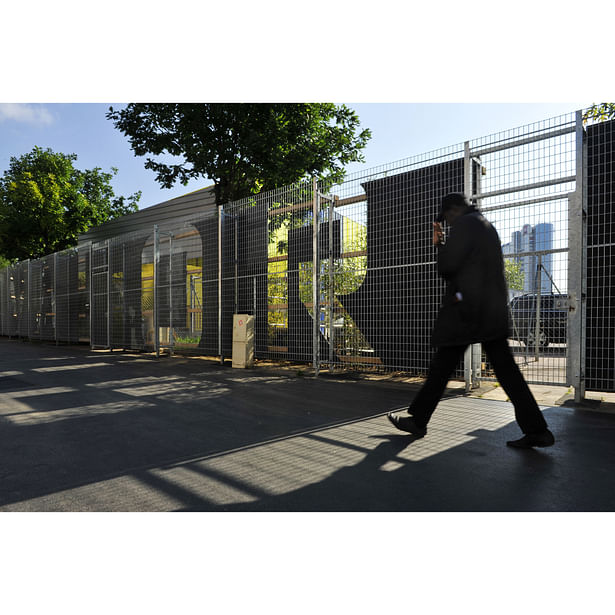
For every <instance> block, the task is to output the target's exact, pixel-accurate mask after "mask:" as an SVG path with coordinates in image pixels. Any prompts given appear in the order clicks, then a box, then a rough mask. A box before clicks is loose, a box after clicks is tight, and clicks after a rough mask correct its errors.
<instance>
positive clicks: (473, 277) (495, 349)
mask: <svg viewBox="0 0 615 615" xmlns="http://www.w3.org/2000/svg"><path fill="white" fill-rule="evenodd" d="M443 220H446V222H447V223H448V224H449V225H450V227H451V231H450V235H449V238H448V240H447V241H446V243H445V242H444V234H443V232H442V227H441V225H440V223H441V222H442V221H443ZM433 227H434V231H433V244H434V245H435V246H437V248H438V273H439V274H440V275H441V276H442V277H443V278H444V279H445V280H446V282H447V288H446V293H445V295H444V299H443V301H442V306H441V308H440V311H439V313H438V317H437V319H436V323H435V325H434V329H433V333H432V345H433V346H435V347H436V352H435V355H434V357H433V359H432V362H431V365H430V368H429V374H428V375H427V380H426V382H425V384H424V385H423V387H422V388H421V390H420V391H419V393H418V394H417V396H416V398H415V399H414V401H413V402H412V404H411V405H410V407H409V408H408V410H407V411H405V412H402V413H396V414H395V413H392V412H391V413H389V414H388V418H389V420H390V421H391V423H393V425H395V427H397V429H400V430H402V431H406V432H408V433H411V434H414V435H417V436H421V437H422V436H424V435H425V434H426V433H427V424H428V423H429V419H430V418H431V415H432V414H433V412H434V410H435V409H436V406H437V405H438V402H439V401H440V398H441V397H442V394H443V393H444V390H445V388H446V384H447V383H448V381H449V379H450V377H451V375H452V373H453V371H454V370H455V367H456V366H457V363H459V361H460V360H461V358H462V357H463V354H464V352H465V349H466V348H467V346H468V345H469V344H474V343H478V342H480V343H481V344H482V346H483V349H484V350H485V353H486V355H487V358H488V359H489V361H490V362H491V364H492V365H493V369H494V370H495V375H496V377H497V379H498V381H499V382H500V384H501V385H502V388H503V389H504V391H505V392H506V394H507V395H508V397H509V399H510V401H511V402H512V403H513V405H514V408H515V419H516V420H517V423H518V424H519V427H520V428H521V431H522V432H523V433H524V434H525V435H524V436H523V437H522V438H520V439H519V440H512V441H510V442H507V443H506V444H508V446H513V447H515V448H532V447H534V446H551V445H552V444H554V442H555V438H554V437H553V434H552V433H551V432H550V431H549V429H548V428H547V423H546V421H545V419H544V417H543V415H542V413H541V412H540V409H539V408H538V404H537V403H536V400H535V399H534V396H533V395H532V392H531V391H530V389H529V387H528V386H527V383H526V382H525V380H524V378H523V375H522V374H521V372H520V371H519V367H518V366H517V364H516V363H515V359H514V357H513V355H512V353H511V351H510V348H509V346H508V342H507V338H508V333H509V329H508V291H507V286H506V278H505V277H504V261H503V257H502V248H501V244H500V239H499V237H498V234H497V231H496V230H495V228H494V227H493V226H492V225H491V224H490V223H489V222H488V221H487V220H486V219H485V218H484V217H483V216H482V215H481V213H480V212H479V211H478V210H477V209H476V208H475V207H473V206H471V205H470V204H469V203H468V202H467V200H466V198H465V196H464V195H463V194H460V193H452V194H448V195H446V196H445V197H444V199H443V200H442V206H441V208H440V213H439V214H438V218H437V222H434V224H433Z"/></svg>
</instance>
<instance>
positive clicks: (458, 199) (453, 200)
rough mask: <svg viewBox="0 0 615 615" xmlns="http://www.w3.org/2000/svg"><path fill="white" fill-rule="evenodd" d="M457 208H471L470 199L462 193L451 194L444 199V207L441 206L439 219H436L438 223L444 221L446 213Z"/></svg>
mask: <svg viewBox="0 0 615 615" xmlns="http://www.w3.org/2000/svg"><path fill="white" fill-rule="evenodd" d="M455 207H470V203H468V199H467V198H466V196H465V194H463V193H462V192H451V193H450V194H447V195H446V196H445V197H444V198H443V199H442V205H441V206H440V211H439V213H438V217H437V218H436V219H437V221H438V222H442V220H444V214H445V212H447V211H448V210H449V209H453V208H455Z"/></svg>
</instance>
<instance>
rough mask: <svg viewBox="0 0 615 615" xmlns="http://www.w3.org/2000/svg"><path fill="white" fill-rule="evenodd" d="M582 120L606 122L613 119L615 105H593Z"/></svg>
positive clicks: (614, 117) (614, 116)
mask: <svg viewBox="0 0 615 615" xmlns="http://www.w3.org/2000/svg"><path fill="white" fill-rule="evenodd" d="M583 119H584V120H585V121H586V122H587V121H588V120H595V121H597V122H606V121H607V120H612V119H615V103H600V104H593V105H592V106H591V107H590V108H589V109H588V110H587V111H586V112H585V113H584V114H583Z"/></svg>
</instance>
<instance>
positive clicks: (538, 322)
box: [534, 254, 542, 363]
mask: <svg viewBox="0 0 615 615" xmlns="http://www.w3.org/2000/svg"><path fill="white" fill-rule="evenodd" d="M541 300H542V254H539V255H538V265H537V266H536V322H535V323H534V354H535V358H536V363H538V361H539V360H540V325H541V324H542V323H541V317H540V304H541Z"/></svg>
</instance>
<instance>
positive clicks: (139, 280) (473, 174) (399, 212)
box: [0, 112, 615, 390]
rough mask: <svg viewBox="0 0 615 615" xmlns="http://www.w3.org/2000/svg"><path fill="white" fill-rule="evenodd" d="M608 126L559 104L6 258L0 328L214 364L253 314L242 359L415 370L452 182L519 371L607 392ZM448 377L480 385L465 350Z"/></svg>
mask: <svg viewBox="0 0 615 615" xmlns="http://www.w3.org/2000/svg"><path fill="white" fill-rule="evenodd" d="M613 126H614V124H613V122H605V123H600V124H593V125H592V124H590V125H587V126H585V125H583V124H582V120H581V114H580V112H577V113H576V114H574V113H573V114H568V115H565V116H561V117H558V118H553V119H550V120H545V121H543V122H539V123H536V124H532V125H528V126H524V127H521V128H517V129H514V130H510V131H506V132H503V133H498V134H495V135H491V136H489V137H484V138H481V139H476V140H473V141H468V142H466V143H462V144H458V145H454V146H451V147H448V148H443V149H440V150H437V151H434V152H429V153H426V154H423V155H421V156H416V157H413V158H409V159H406V160H403V161H400V162H396V163H391V164H389V165H385V166H382V167H379V168H376V169H371V170H368V171H365V172H362V173H357V174H354V175H351V176H349V177H347V178H346V179H345V180H344V181H343V182H342V183H340V184H335V185H331V184H330V183H327V182H324V181H321V182H319V183H316V182H304V183H300V184H297V185H293V186H287V187H284V188H280V189H277V190H274V191H271V192H267V193H263V194H259V195H254V196H252V197H249V198H246V199H243V200H241V201H237V202H234V203H230V204H227V205H225V206H224V207H221V208H218V210H217V211H215V212H208V213H203V214H202V215H200V216H193V217H191V218H181V217H178V218H177V219H175V220H172V221H167V222H165V224H160V225H157V226H155V227H153V228H151V229H150V228H148V229H145V230H143V231H139V232H133V233H130V234H126V235H122V236H118V237H114V238H111V239H105V240H103V241H100V242H95V243H91V244H87V245H80V246H79V247H78V248H75V249H72V250H66V251H64V252H60V253H57V254H54V255H50V256H46V257H44V258H41V259H38V260H32V261H25V262H22V263H17V264H15V265H12V266H10V267H7V268H6V269H4V270H3V271H2V272H0V326H1V329H2V331H1V332H2V334H3V335H6V336H18V337H22V338H28V339H32V340H44V341H55V342H58V343H59V342H71V343H75V342H83V343H89V344H90V345H91V346H92V347H94V348H108V349H127V350H139V351H152V352H156V353H160V352H170V353H172V352H182V353H196V354H201V355H210V356H214V357H220V358H224V357H227V358H228V357H230V356H231V355H232V353H233V337H232V331H233V315H234V314H251V315H253V316H254V319H255V347H254V351H255V356H256V357H257V358H261V359H269V360H273V361H292V362H305V363H310V364H312V365H313V366H314V368H315V369H316V370H320V369H329V370H342V369H344V370H347V369H360V370H381V371H402V372H404V373H409V374H413V375H424V374H425V373H426V371H427V369H428V367H429V362H430V359H431V355H432V346H431V339H430V338H431V329H432V327H433V324H434V321H435V318H436V315H437V312H438V308H439V306H440V302H441V299H442V296H443V293H444V282H443V281H442V280H441V278H440V277H439V276H438V274H437V266H436V251H435V248H434V247H433V245H432V241H431V238H432V221H433V220H434V219H435V217H436V214H437V211H438V209H439V206H440V202H441V199H442V197H443V196H444V195H445V194H447V193H449V192H463V193H465V194H466V195H467V196H468V197H469V198H470V199H471V200H472V201H473V202H474V203H475V204H476V205H477V206H478V207H479V209H480V210H481V211H482V213H483V214H484V215H485V217H486V218H487V219H488V220H489V221H490V222H492V224H493V225H494V226H495V228H496V230H497V231H498V233H499V236H500V239H501V242H502V251H503V255H504V260H505V271H506V276H507V281H508V286H509V294H510V316H511V325H512V327H511V328H512V335H511V339H510V340H509V343H510V345H511V347H512V348H513V352H514V355H515V357H516V360H517V361H518V363H519V364H520V366H521V368H522V370H523V371H524V374H525V376H526V379H527V380H528V381H529V382H534V383H549V384H574V385H575V386H580V383H583V384H584V385H585V386H587V388H591V389H594V390H615V342H613V340H614V339H615V297H614V296H613V295H614V294H615V290H614V289H615V284H614V283H613V282H614V281H613V273H612V271H613V268H612V261H611V255H612V253H613V250H612V248H613V246H614V245H615V244H614V242H613V214H612V211H611V204H612V198H613V182H614V181H615V176H614V175H613V167H614V165H615V162H614V146H613V142H614V140H615V134H614V133H615V131H614V128H613ZM579 212H581V214H580V215H577V214H579ZM583 212H586V214H587V215H584V214H583ZM446 230H447V229H445V231H446ZM585 254H586V255H587V263H586V264H585V262H583V259H584V258H585ZM579 261H581V262H579ZM579 272H580V273H579ZM577 367H578V368H579V369H578V370H577ZM576 371H578V372H579V373H576ZM456 376H457V377H458V378H461V379H464V378H465V379H466V381H467V382H471V383H472V384H474V385H475V384H477V383H480V381H482V380H490V379H493V377H494V376H493V373H492V371H491V368H490V365H489V363H488V361H487V360H486V358H485V356H484V354H483V353H482V352H481V349H480V346H476V345H475V346H473V347H471V349H470V350H469V351H468V352H467V353H466V359H465V362H464V363H463V364H461V365H460V366H459V368H458V370H457V372H456Z"/></svg>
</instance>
